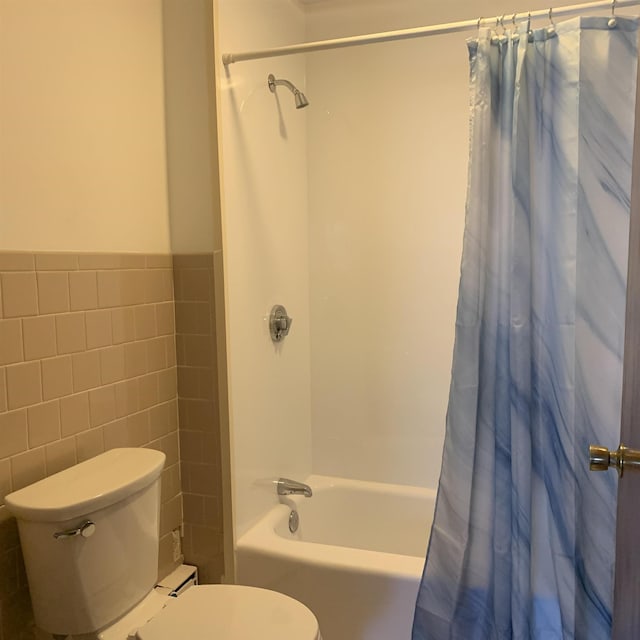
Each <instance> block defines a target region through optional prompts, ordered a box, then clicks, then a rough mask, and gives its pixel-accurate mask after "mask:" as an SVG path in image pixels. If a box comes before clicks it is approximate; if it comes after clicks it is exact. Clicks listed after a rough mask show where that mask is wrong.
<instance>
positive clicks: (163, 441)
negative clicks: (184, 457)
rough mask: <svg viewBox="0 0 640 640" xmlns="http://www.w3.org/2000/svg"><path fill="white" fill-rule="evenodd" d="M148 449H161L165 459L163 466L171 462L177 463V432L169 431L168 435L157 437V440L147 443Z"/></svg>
mask: <svg viewBox="0 0 640 640" xmlns="http://www.w3.org/2000/svg"><path fill="white" fill-rule="evenodd" d="M147 446H148V447H149V448H150V449H157V450H158V451H162V452H163V453H164V454H165V455H166V456H167V459H166V461H165V463H164V464H165V466H167V467H168V466H170V465H172V464H177V463H178V460H179V456H178V451H179V448H178V434H177V432H173V433H169V434H168V435H166V436H164V437H162V438H158V440H153V441H152V442H150V443H149V444H148V445H147Z"/></svg>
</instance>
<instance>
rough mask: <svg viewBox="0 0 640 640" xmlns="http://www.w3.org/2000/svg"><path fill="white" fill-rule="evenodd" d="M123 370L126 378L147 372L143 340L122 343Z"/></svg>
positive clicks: (145, 349) (145, 350)
mask: <svg viewBox="0 0 640 640" xmlns="http://www.w3.org/2000/svg"><path fill="white" fill-rule="evenodd" d="M124 371H125V375H126V377H127V378H133V377H135V376H141V375H143V374H145V373H147V348H146V345H145V344H144V342H129V343H127V344H125V345H124Z"/></svg>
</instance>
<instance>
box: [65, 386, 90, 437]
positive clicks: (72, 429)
mask: <svg viewBox="0 0 640 640" xmlns="http://www.w3.org/2000/svg"><path fill="white" fill-rule="evenodd" d="M90 426H91V425H90V421H89V394H88V393H87V392H84V393H78V394H76V395H73V396H67V397H65V398H62V399H61V400H60V431H61V434H62V437H63V438H64V437H66V436H71V435H73V434H75V433H80V432H81V431H85V430H86V429H88V428H89V427H90Z"/></svg>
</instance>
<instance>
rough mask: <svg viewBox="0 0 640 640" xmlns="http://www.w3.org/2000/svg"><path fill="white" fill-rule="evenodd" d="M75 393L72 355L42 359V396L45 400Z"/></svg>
mask: <svg viewBox="0 0 640 640" xmlns="http://www.w3.org/2000/svg"><path fill="white" fill-rule="evenodd" d="M72 393H73V375H72V365H71V356H61V357H59V358H50V359H48V360H42V397H43V398H44V399H45V400H51V399H53V398H60V397H62V396H69V395H71V394H72Z"/></svg>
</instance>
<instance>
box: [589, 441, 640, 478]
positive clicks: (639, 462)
mask: <svg viewBox="0 0 640 640" xmlns="http://www.w3.org/2000/svg"><path fill="white" fill-rule="evenodd" d="M612 467H614V468H616V469H617V470H618V475H619V476H620V477H622V476H623V474H624V472H625V469H627V468H630V469H633V470H640V451H636V450H635V449H629V448H628V447H625V446H624V445H623V444H621V445H620V446H619V447H618V450H617V451H609V449H607V448H606V447H600V446H598V445H593V444H592V445H591V446H590V447H589V469H590V470H591V471H606V470H607V469H610V468H612Z"/></svg>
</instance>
